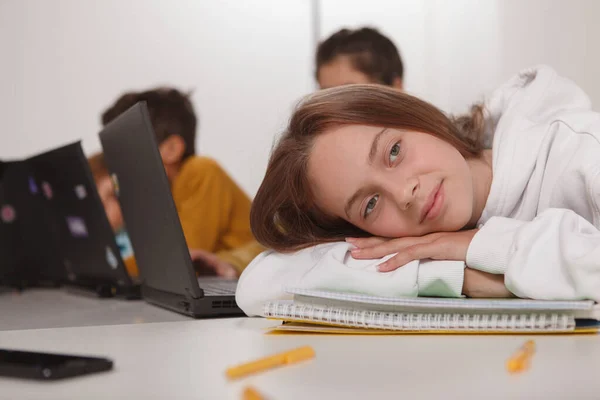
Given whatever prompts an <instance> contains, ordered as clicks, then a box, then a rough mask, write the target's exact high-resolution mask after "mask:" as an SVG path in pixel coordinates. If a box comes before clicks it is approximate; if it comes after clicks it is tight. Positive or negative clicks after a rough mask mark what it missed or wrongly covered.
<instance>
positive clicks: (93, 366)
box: [0, 349, 113, 381]
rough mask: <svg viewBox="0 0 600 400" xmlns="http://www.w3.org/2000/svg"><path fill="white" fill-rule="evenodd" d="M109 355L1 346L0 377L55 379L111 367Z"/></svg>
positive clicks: (100, 370)
mask: <svg viewBox="0 0 600 400" xmlns="http://www.w3.org/2000/svg"><path fill="white" fill-rule="evenodd" d="M112 367H113V362H112V361H111V360H109V359H106V358H98V357H87V356H76V355H68V354H50V353H37V352H31V351H18V350H5V349H0V376H10V377H14V378H25V379H37V380H44V381H47V380H55V379H63V378H70V377H73V376H79V375H86V374H92V373H94V372H102V371H108V370H111V369H112Z"/></svg>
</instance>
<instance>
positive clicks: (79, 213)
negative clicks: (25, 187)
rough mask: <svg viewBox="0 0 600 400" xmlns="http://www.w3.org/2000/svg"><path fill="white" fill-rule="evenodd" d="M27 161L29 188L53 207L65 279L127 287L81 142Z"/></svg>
mask: <svg viewBox="0 0 600 400" xmlns="http://www.w3.org/2000/svg"><path fill="white" fill-rule="evenodd" d="M28 163H29V165H30V167H31V168H32V170H33V176H32V178H31V179H32V181H31V182H30V184H31V185H35V187H36V190H37V192H38V195H39V197H40V198H41V199H42V200H43V201H44V202H45V203H46V207H49V208H51V209H52V217H53V219H54V221H53V225H54V226H55V229H56V230H58V232H57V233H56V234H57V236H59V237H60V239H61V240H60V244H59V246H60V250H61V254H62V257H63V259H62V260H61V263H62V265H63V267H64V271H65V278H66V280H67V281H70V282H73V283H76V284H82V285H92V286H94V285H98V284H102V283H105V284H116V285H118V286H129V285H131V284H132V282H131V279H130V278H129V275H128V274H127V270H126V268H125V265H124V264H123V261H122V259H121V257H120V255H119V248H118V247H117V244H116V242H115V235H114V233H113V230H112V228H111V227H110V224H109V222H108V219H107V218H106V214H105V212H104V207H103V206H102V201H101V200H100V196H99V195H98V191H97V190H96V184H95V182H94V178H93V176H92V172H91V170H90V167H89V164H88V162H87V159H86V157H85V155H84V154H83V150H82V149H81V145H80V143H79V142H76V143H73V144H69V145H66V146H63V147H60V148H58V149H54V150H51V151H48V152H45V153H43V154H40V155H38V156H35V157H33V158H30V159H29V160H28ZM32 187H33V186H32Z"/></svg>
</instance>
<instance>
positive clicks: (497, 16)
mask: <svg viewBox="0 0 600 400" xmlns="http://www.w3.org/2000/svg"><path fill="white" fill-rule="evenodd" d="M321 4H322V9H321V26H322V30H321V36H322V38H324V37H326V36H328V35H330V34H331V33H333V32H334V31H337V30H338V29H341V28H342V27H345V26H350V27H357V26H361V25H372V26H375V27H378V28H380V30H381V31H382V32H383V33H384V34H387V35H388V36H389V37H390V38H391V39H392V40H393V41H394V42H395V43H396V45H397V46H398V47H399V49H400V52H401V55H402V57H403V60H404V62H405V68H406V76H405V81H406V82H405V83H406V87H407V90H408V91H409V92H411V93H413V94H416V95H418V96H420V97H423V98H424V99H426V100H428V101H430V102H432V103H433V104H435V105H437V106H438V107H440V108H442V109H444V110H446V111H448V112H460V111H464V110H465V109H466V108H467V107H468V105H469V104H471V103H472V102H474V101H478V100H481V99H482V98H483V95H484V94H485V93H488V92H489V91H491V90H493V88H494V87H496V86H497V85H499V84H501V83H502V82H503V81H504V80H506V79H507V78H509V77H510V76H511V75H513V74H515V73H516V72H517V71H519V70H520V69H522V68H525V67H528V66H530V65H534V64H538V63H546V64H549V65H551V66H553V67H554V68H555V69H557V71H558V72H559V73H561V74H563V75H565V76H567V77H569V78H571V79H573V80H574V81H576V82H577V83H578V84H579V85H581V86H582V87H583V88H584V89H585V90H586V91H587V92H588V94H589V95H590V97H591V98H592V101H593V102H594V104H595V105H600V74H599V73H598V71H600V69H599V67H600V52H599V51H598V50H597V49H598V48H600V24H598V23H597V21H598V18H599V17H600V2H598V1H595V0H485V1H480V0H452V1H447V0H370V1H368V2H364V1H361V0H348V1H343V0H321Z"/></svg>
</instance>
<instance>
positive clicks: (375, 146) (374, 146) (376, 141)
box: [352, 128, 387, 197]
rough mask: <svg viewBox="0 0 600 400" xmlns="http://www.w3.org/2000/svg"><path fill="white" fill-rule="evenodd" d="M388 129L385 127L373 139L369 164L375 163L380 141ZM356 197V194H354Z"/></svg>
mask: <svg viewBox="0 0 600 400" xmlns="http://www.w3.org/2000/svg"><path fill="white" fill-rule="evenodd" d="M386 131H387V128H383V129H382V130H381V131H380V132H379V133H378V134H377V135H375V138H374V139H373V143H372V144H371V150H370V151H369V160H368V162H369V165H371V164H373V162H374V161H375V156H376V155H377V150H379V141H380V140H381V137H382V136H383V134H384V133H385V132H386ZM352 197H354V196H352Z"/></svg>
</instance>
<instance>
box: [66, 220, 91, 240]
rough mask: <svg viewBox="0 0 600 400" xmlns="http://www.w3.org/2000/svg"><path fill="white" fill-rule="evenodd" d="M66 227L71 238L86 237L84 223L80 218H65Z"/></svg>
mask: <svg viewBox="0 0 600 400" xmlns="http://www.w3.org/2000/svg"><path fill="white" fill-rule="evenodd" d="M67 226H68V227H69V231H70V232H71V235H72V236H73V237H77V238H83V237H88V230H87V226H86V225H85V221H84V220H83V218H80V217H67Z"/></svg>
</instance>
